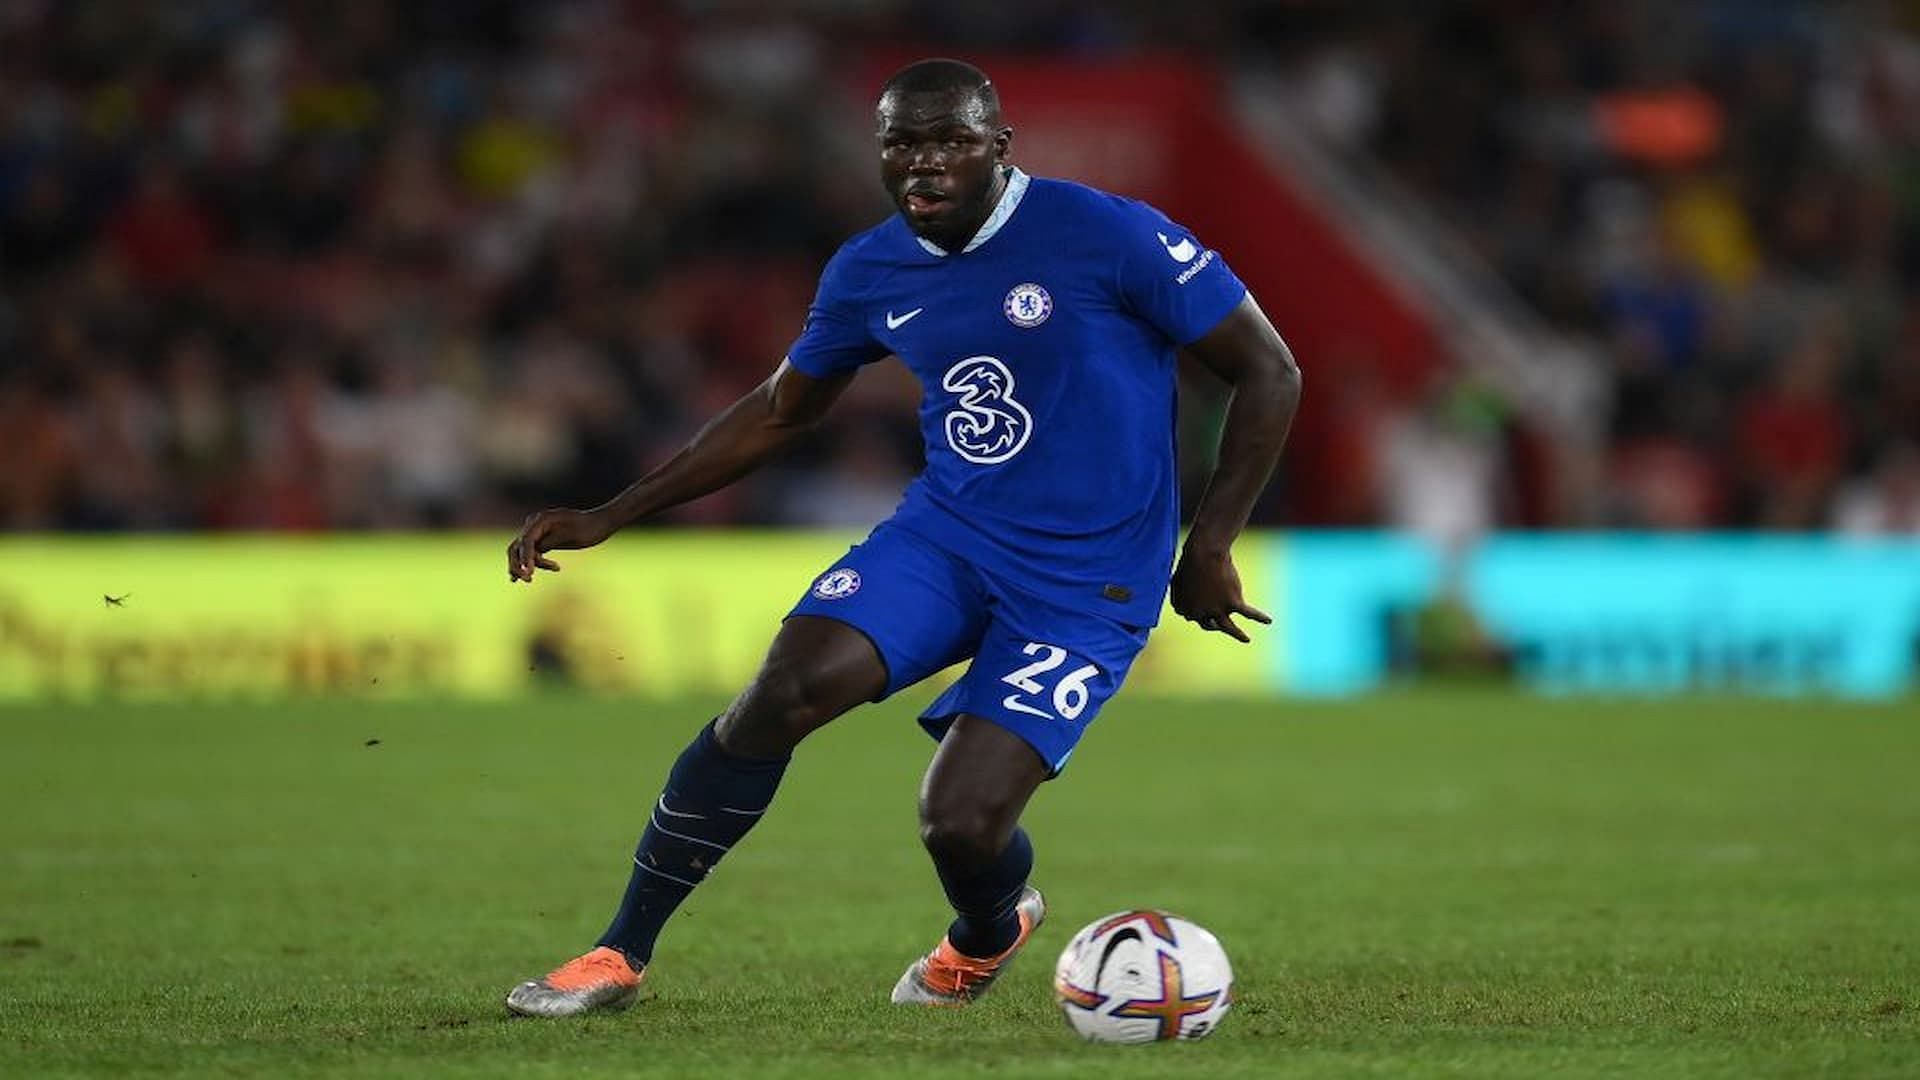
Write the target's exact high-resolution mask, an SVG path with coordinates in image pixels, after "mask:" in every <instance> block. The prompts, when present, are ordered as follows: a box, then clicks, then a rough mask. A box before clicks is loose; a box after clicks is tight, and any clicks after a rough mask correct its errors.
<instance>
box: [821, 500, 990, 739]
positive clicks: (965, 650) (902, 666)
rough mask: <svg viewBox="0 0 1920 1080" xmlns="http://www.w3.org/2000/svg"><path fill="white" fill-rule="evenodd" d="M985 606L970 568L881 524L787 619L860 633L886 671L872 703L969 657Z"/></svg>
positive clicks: (980, 629)
mask: <svg viewBox="0 0 1920 1080" xmlns="http://www.w3.org/2000/svg"><path fill="white" fill-rule="evenodd" d="M987 603H988V599H987V595H986V591H985V589H984V588H983V587H982V585H981V583H980V580H979V578H978V576H977V575H976V574H975V573H974V572H973V570H972V569H970V568H969V567H967V566H966V565H965V564H964V563H962V562H960V561H959V560H957V559H955V558H953V557H952V556H951V555H948V554H947V553H946V552H944V551H942V550H940V549H939V548H937V547H935V546H934V545H932V544H929V543H927V542H926V541H924V540H922V539H920V538H919V537H917V536H915V535H914V534H913V533H911V532H908V531H906V530H904V529H900V528H897V527H894V526H891V525H886V524H883V525H881V526H880V527H879V528H877V529H875V530H874V531H873V535H871V536H869V537H867V539H866V540H865V541H863V542H861V543H859V544H857V545H855V546H854V547H853V549H852V550H850V551H848V552H847V553H846V554H845V555H844V556H842V557H841V558H840V559H839V560H837V561H836V562H835V563H834V564H833V566H832V567H831V568H830V569H828V570H827V571H826V572H825V573H823V574H821V575H820V576H819V577H817V578H815V579H814V581H813V584H812V585H811V586H810V587H809V588H808V590H807V593H806V595H805V596H803V597H801V598H800V602H799V603H797V604H795V605H794V607H793V610H792V611H791V612H789V613H788V617H789V618H791V617H792V616H794V615H812V616H817V617H820V618H826V619H833V620H836V621H838V622H842V623H845V624H847V625H848V626H851V627H853V628H854V629H855V630H858V631H860V632H861V633H862V634H865V635H866V637H867V639H868V640H869V641H871V642H873V647H874V649H875V650H876V651H877V652H878V653H879V654H880V659H881V662H882V663H884V664H885V665H886V667H887V682H886V688H885V690H884V691H883V692H882V693H881V694H880V696H879V697H878V698H875V699H874V700H876V701H877V700H880V698H885V697H888V696H891V695H892V694H894V693H897V692H898V691H900V690H902V689H904V688H906V687H908V686H912V685H913V684H914V683H917V682H919V681H920V680H922V679H924V678H926V677H927V676H929V675H932V674H934V673H935V672H938V671H942V670H944V669H946V668H948V667H950V666H952V665H954V664H956V663H959V662H960V661H962V660H964V659H966V658H967V657H968V656H971V655H972V654H973V651H974V649H975V648H976V647H977V646H978V644H979V642H980V635H981V634H982V633H983V632H984V631H985V630H986V627H987V621H988V614H987Z"/></svg>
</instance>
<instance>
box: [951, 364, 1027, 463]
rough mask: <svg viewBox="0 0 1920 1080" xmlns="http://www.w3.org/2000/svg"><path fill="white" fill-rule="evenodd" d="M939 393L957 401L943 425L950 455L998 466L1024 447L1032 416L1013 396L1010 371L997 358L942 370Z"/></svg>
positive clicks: (1011, 373)
mask: <svg viewBox="0 0 1920 1080" xmlns="http://www.w3.org/2000/svg"><path fill="white" fill-rule="evenodd" d="M940 388H941V389H943V390H945V391H947V392H948V393H951V394H957V395H958V396H959V399H958V400H957V401H955V402H954V403H953V408H952V409H951V410H949V411H948V413H947V415H946V417H945V419H944V422H943V426H944V427H945V428H946V432H947V445H948V446H951V447H953V452H954V453H956V454H959V455H960V456H961V457H962V458H963V459H965V460H967V461H971V462H973V463H974V464H975V465H998V464H1000V463H1001V462H1003V461H1006V460H1007V459H1009V458H1011V457H1013V455H1015V454H1017V453H1019V452H1020V451H1021V450H1022V449H1023V448H1025V446H1026V445H1027V438H1028V436H1030V435H1032V434H1033V414H1032V413H1030V412H1028V411H1027V407H1026V406H1025V405H1023V404H1021V403H1020V400H1019V399H1018V398H1016V397H1014V396H1013V372H1012V371H1011V370H1010V369H1008V367H1007V365H1006V364H1005V363H1004V362H1002V361H1001V360H1000V358H999V357H997V356H969V357H967V358H966V359H965V360H962V361H960V362H958V363H956V364H954V365H953V366H952V367H950V368H948V369H947V373H946V375H945V376H943V377H942V378H941V380H940Z"/></svg>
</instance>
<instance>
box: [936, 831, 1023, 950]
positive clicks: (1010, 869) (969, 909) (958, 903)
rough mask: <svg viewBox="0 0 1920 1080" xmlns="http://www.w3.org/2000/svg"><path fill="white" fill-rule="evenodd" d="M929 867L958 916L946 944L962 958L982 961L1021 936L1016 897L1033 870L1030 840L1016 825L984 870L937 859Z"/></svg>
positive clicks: (981, 867)
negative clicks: (948, 942)
mask: <svg viewBox="0 0 1920 1080" xmlns="http://www.w3.org/2000/svg"><path fill="white" fill-rule="evenodd" d="M933 867H934V869H935V870H937V871H938V872H939V874H940V884H941V885H942V886H943V887H944V888H945V889H946V890H947V902H948V903H951V904H952V905H953V910H954V911H955V912H956V913H958V915H959V917H958V918H956V919H954V920H953V925H952V926H950V927H948V928H947V940H949V941H951V942H953V947H954V948H955V949H958V950H959V951H960V955H962V956H972V957H977V958H980V959H985V958H986V957H989V956H998V955H1000V954H1001V953H1003V952H1005V951H1007V948H1008V947H1009V946H1011V945H1012V944H1013V942H1014V939H1016V938H1018V937H1019V936H1020V916H1019V914H1018V912H1017V910H1016V909H1017V908H1018V907H1019V905H1020V894H1021V893H1022V892H1024V891H1025V890H1026V887H1027V875H1028V874H1030V873H1032V872H1033V841H1031V840H1029V839H1027V830H1025V829H1022V828H1019V827H1017V826H1016V827H1015V828H1014V830H1013V837H1012V838H1011V839H1009V840H1008V841H1007V846H1006V847H1005V848H1004V849H1002V850H1001V852H1000V854H999V855H998V856H996V857H995V858H994V859H993V861H991V862H989V863H987V864H986V865H985V866H970V867H952V866H948V865H946V864H944V863H942V862H941V861H940V860H939V859H937V858H936V859H935V860H934V861H933Z"/></svg>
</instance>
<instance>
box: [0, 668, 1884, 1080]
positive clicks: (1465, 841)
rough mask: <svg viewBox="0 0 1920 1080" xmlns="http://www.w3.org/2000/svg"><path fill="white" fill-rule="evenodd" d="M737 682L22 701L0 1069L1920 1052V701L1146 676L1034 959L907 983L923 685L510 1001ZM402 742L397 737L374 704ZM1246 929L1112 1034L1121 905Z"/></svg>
mask: <svg viewBox="0 0 1920 1080" xmlns="http://www.w3.org/2000/svg"><path fill="white" fill-rule="evenodd" d="M713 706H714V703H713V702H692V703H685V704H682V705H679V706H671V707H670V706H663V705H645V704H634V703H608V702H594V701H575V700H570V699H547V700H543V701H539V702H537V703H533V704H529V705H527V706H524V707H516V708H504V707H502V708H479V707H471V706H459V707H453V706H446V707H424V706H397V705H380V706H376V705H366V704H337V705H323V706H302V707H286V706H273V707H243V706H224V707H211V708H194V709H186V708H157V707H147V708H131V707H129V708H104V707H78V706H60V707H50V708H45V709H38V710H20V709H14V710H10V711H0V792H3V793H4V795H3V796H0V798H4V804H3V805H4V813H3V814H0V1075H6V1076H46V1075H59V1074H109V1073H111V1074H124V1073H143V1072H181V1073H190V1074H195V1075H206V1074H228V1075H233V1074H265V1073H271V1074H276V1075H308V1074H336V1075H348V1074H351V1075H418V1074H423V1073H432V1074H448V1075H503V1076H504V1075H513V1076H526V1075H555V1076H582V1075H594V1074H606V1075H615V1074H618V1075H647V1074H651V1075H660V1076H699V1075H712V1076H807V1077H811V1076H822V1077H836V1078H840V1077H867V1076H871V1077H894V1076H908V1075H912V1076H975V1075H988V1074H992V1075H998V1076H1057V1077H1068V1076H1094V1077H1102V1078H1105V1077H1169V1076H1171V1077H1225V1076H1303V1077H1304V1076H1315V1077H1318V1076H1339V1075H1379V1076H1419V1075H1435V1076H1440V1075H1446V1076H1474V1077H1485V1076H1514V1077H1538V1076H1547V1075H1554V1076H1573V1075H1622V1076H1642V1075H1671V1076H1726V1077H1746V1076H1755V1075H1772V1076H1814V1075H1828V1076H1848V1077H1852V1076H1874V1075H1881V1076H1902V1075H1904V1076H1914V1075H1920V1023H1917V1022H1916V1015H1920V940H1916V931H1920V710H1916V709H1914V708H1913V705H1912V703H1911V702H1906V703H1902V704H1900V705H1892V706H1881V707H1849V706H1840V705H1831V704H1824V705H1823V704H1792V703H1782V702H1733V701H1705V702H1678V703H1660V704H1649V703H1641V702H1633V703H1571V702H1561V703H1554V702H1542V701H1538V700H1533V699H1528V698H1523V697H1512V696H1503V695H1485V696H1468V695H1438V696H1432V695H1430V696H1397V697H1388V698H1379V699H1374V700H1371V701H1364V702H1359V703H1354V704H1341V705H1299V704H1294V705H1286V706H1272V705H1237V706H1220V705H1204V704H1198V703H1192V702H1171V701H1168V702H1153V701H1138V700H1136V701H1125V700H1123V701H1122V702H1121V703H1120V704H1117V705H1116V706H1114V707H1113V708H1112V709H1110V710H1109V711H1108V713H1107V714H1106V716H1104V717H1103V718H1102V720H1101V722H1100V724H1099V729H1098V730H1097V732H1096V733H1095V735H1094V737H1093V738H1092V740H1091V742H1090V744H1089V745H1088V746H1087V747H1086V749H1085V751H1084V753H1083V754H1082V755H1081V757H1080V758H1079V759H1078V760H1077V761H1076V762H1075V764H1074V767H1073V768H1072V769H1071V770H1070V771H1069V773H1068V776H1067V778H1066V779H1065V780H1063V781H1062V782H1060V783H1058V784H1054V785H1050V786H1049V787H1048V788H1047V789H1045V790H1043V791H1042V793H1041V796H1040V798H1039V799H1038V800H1037V802H1036V805H1035V807H1034V808H1033V810H1032V811H1031V813H1030V815H1029V818H1028V821H1029V825H1030V826H1031V828H1032V831H1033V833H1034V836H1035V840H1036V842H1037V844H1038V847H1039V850H1040V864H1039V871H1038V877H1037V880H1038V881H1039V882H1040V884H1042V885H1043V886H1044V887H1045V888H1046V889H1047V892H1048V896H1049V899H1050V900H1051V902H1052V906H1053V919H1052V920H1051V921H1050V922H1049V923H1048V924H1047V925H1046V926H1045V927H1044V928H1042V930H1041V931H1040V933H1039V935H1038V937H1037V939H1036V941H1035V945H1034V949H1033V954H1032V955H1030V956H1028V957H1026V958H1024V959H1023V960H1022V961H1021V962H1020V964H1019V966H1018V967H1017V968H1016V969H1015V970H1014V972H1013V973H1012V974H1011V975H1010V976H1009V977H1008V979H1007V980H1006V981H1004V982H1003V983H1002V984H1001V987H1000V990H999V991H998V992H997V994H996V996H995V997H994V998H991V999H989V1000H987V1001H986V1002H984V1003H983V1004H982V1005H980V1006H978V1007H976V1008H974V1009H971V1010H966V1011H921V1010H901V1009H895V1008H892V1007H890V1006H888V1005H887V1003H886V994H887V991H888V989H889V988H890V987H891V986H892V984H893V981H894V979H895V977H896V976H897V975H898V974H899V972H900V970H901V968H902V967H903V966H904V965H905V964H906V963H907V961H909V960H910V959H912V957H913V956H914V955H915V954H916V953H917V952H918V951H920V950H922V949H924V948H925V947H927V946H928V945H930V944H931V943H932V941H933V939H934V937H935V936H936V935H937V934H938V932H939V930H940V928H941V927H942V925H943V924H944V915H943V908H942V903H941V899H940V895H939V892H938V889H937V887H936V885H935V883H934V879H933V877H932V875H931V873H930V872H929V871H928V869H927V867H926V866H925V865H924V862H923V857H922V855H921V853H920V851H919V849H918V847H917V845H916V840H915V829H914V822H913V799H914V789H915V783H916V780H917V777H918V773H919V769H920V767H921V765H922V763H923V762H924V760H925V758H926V754H927V746H926V745H925V743H924V739H923V737H922V736H920V735H919V734H918V732H917V731H916V730H915V729H913V727H912V725H911V723H910V722H909V721H908V719H907V718H908V715H909V712H908V707H907V706H889V707H882V708H876V709H870V710H865V711H863V712H861V713H858V714H856V715H854V716H853V717H850V718H848V719H846V720H843V721H842V722H841V723H840V724H839V725H837V726H836V727H835V728H834V729H831V730H829V731H827V732H825V733H823V734H822V735H820V736H819V737H817V739H816V741H815V742H813V743H810V744H809V745H808V746H807V747H806V748H805V749H803V751H802V753H801V756H800V760H799V762H798V765H797V767H796V768H795V769H794V770H793V772H792V773H791V774H790V775H789V780H788V786H787V787H786V788H785V789H784V790H783V792H782V795H781V800H780V804H779V805H778V807H777V811H776V813H775V814H774V815H772V817H771V818H770V819H769V820H768V822H767V823H766V825H765V826H764V827H763V828H762V829H761V830H760V831H759V832H757V833H756V834H755V835H754V836H753V837H752V838H751V839H750V840H749V841H748V842H747V843H746V844H745V845H744V846H743V847H742V848H741V849H740V850H739V851H737V852H735V853H734V855H733V856H732V857H731V858H730V860H729V862H728V863H727V864H726V866H725V867H723V868H722V870H721V871H720V872H719V873H718V874H717V875H716V876H715V878H714V880H713V881H712V882H711V883H710V884H709V885H708V886H707V887H706V888H704V889H703V890H702V892H701V893H700V894H699V895H698V896H697V897H695V899H694V900H693V901H692V902H691V903H690V904H689V906H688V907H687V909H686V910H685V911H684V912H683V914H682V915H681V916H680V917H678V918H677V919H676V921H675V923H674V925H673V926H671V927H670V928H669V929H668V932H667V935H666V938H665V940H664V942H663V945H662V951H661V954H660V956H659V958H658V962H657V964H656V972H655V974H654V975H653V977H652V978H650V980H649V983H648V992H649V999H648V1000H646V1001H645V1002H643V1004H642V1005H641V1006H640V1007H639V1008H637V1009H636V1010H634V1011H632V1012H630V1013H627V1014H625V1015H620V1016H614V1017H604V1018H592V1019H589V1020H587V1021H584V1022H568V1023H545V1022H533V1021H508V1020H507V1019H506V1018H505V1017H504V1015H503V1013H502V1011H501V1008H500V997H501V995H502V994H503V992H504V991H505V990H506V989H507V988H508V987H509V986H510V985H511V984H512V983H513V982H515V981H516V980H518V979H521V978H525V977H528V976H530V975H534V974H538V973H539V972H541V971H543V970H544V969H545V968H546V967H548V966H550V965H551V964H552V963H553V962H555V961H558V960H560V959H563V958H564V957H565V956H567V955H569V954H570V953H571V952H573V951H575V950H577V949H579V948H581V947H583V946H584V945H585V944H587V943H590V942H591V940H592V937H593V935H594V934H595V933H597V932H598V931H599V930H600V928H601V927H602V925H603V924H604V920H605V918H606V916H607V915H608V913H609V908H610V905H611V904H612V903H613V901H614V900H615V899H616V897H617V894H618V891H619V889H620V887H621V885H622V883H623V881H624V879H625V877H626V865H627V861H628V853H629V850H630V846H631V843H632V840H633V834H634V832H635V830H636V828H637V827H638V825H639V824H640V823H641V820H642V817H643V815H644V812H645V809H646V807H647V804H648V803H649V802H650V801H651V799H652V797H653V794H654V792H655V790H656V785H657V784H658V782H659V780H660V778H661V776H662V774H663V772H664V770H665V768H666V765H667V763H668V762H669V760H670V759H671V757H672V754H673V753H674V752H675V751H676V750H677V748H678V747H679V746H680V745H681V744H682V742H683V741H684V740H685V738H686V736H687V734H688V733H689V732H690V731H691V730H692V729H693V728H694V727H695V726H697V725H698V723H699V722H700V720H701V718H702V717H703V715H705V714H706V713H707V712H709V711H710V710H711V709H712V708H713ZM375 738H377V739H379V740H380V741H379V743H378V744H377V745H371V746H369V745H366V743H367V741H368V740H370V739H375ZM1134 905H1159V906H1164V907H1168V908H1171V909H1173V910H1176V911H1180V912H1183V913H1185V914H1188V915H1190V916H1191V917H1194V918H1196V919H1198V920H1200V921H1202V922H1204V923H1206V924H1207V925H1209V926H1211V927H1212V928H1213V929H1215V930H1216V931H1217V932H1218V933H1219V935H1220V938H1221V939H1222V940H1223V941H1224V942H1225V943H1226V945H1227V947H1228V949H1229V951H1230V953H1231V954H1232V956H1233V959H1234V961H1235V964H1236V966H1237V969H1238V972H1239V978H1240V1004H1239V1006H1238V1008H1237V1009H1236V1010H1235V1012H1234V1013H1233V1014H1232V1015H1230V1016H1229V1017H1228V1018H1227V1020H1226V1023H1225V1024H1224V1025H1223V1027H1222V1028H1221V1031H1220V1033H1219V1035H1218V1036H1216V1037H1215V1038H1212V1039H1209V1040H1207V1041H1205V1042H1202V1043H1195V1044H1185V1045H1172V1046H1155V1047H1147V1048H1106V1047H1091V1046H1086V1045H1084V1044H1081V1043H1079V1042H1077V1041H1075V1040H1073V1039H1072V1038H1071V1037H1070V1036H1069V1035H1068V1034H1067V1032H1066V1030H1065V1028H1064V1025H1063V1024H1062V1023H1061V1021H1060V1018H1059V1017H1058V1016H1057V1015H1056V1014H1055V1010H1054V1006H1053V1003H1052V1000H1051V997H1050V993H1049V990H1048V986H1047V977H1048V974H1049V969H1050V967H1051V961H1052V958H1053V956H1054V954H1055V952H1056V951H1057V950H1058V949H1059V948H1060V947H1061V945H1062V944H1063V943H1064V942H1065V941H1066V940H1067V938H1068V937H1069V936H1070V935H1071V934H1072V932H1073V930H1074V929H1075V928H1076V927H1078V926H1079V925H1081V924H1082V923H1084V922H1086V921H1088V920H1090V919H1092V918H1094V917H1096V916H1099V915H1101V914H1104V913H1106V912H1108V911H1110V910H1113V909H1116V908H1120V907H1125V906H1134Z"/></svg>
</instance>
